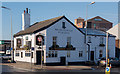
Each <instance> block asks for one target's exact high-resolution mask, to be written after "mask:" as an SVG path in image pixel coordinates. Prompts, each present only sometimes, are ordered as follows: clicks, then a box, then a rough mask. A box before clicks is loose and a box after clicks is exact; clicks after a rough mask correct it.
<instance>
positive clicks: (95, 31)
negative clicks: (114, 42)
mask: <svg viewBox="0 0 120 74" xmlns="http://www.w3.org/2000/svg"><path fill="white" fill-rule="evenodd" d="M79 29H80V30H81V31H82V32H83V33H84V34H85V33H86V28H79ZM87 35H94V36H95V35H96V36H106V32H104V31H101V30H98V29H90V28H88V29H87ZM109 36H111V37H115V36H114V35H112V34H109Z"/></svg>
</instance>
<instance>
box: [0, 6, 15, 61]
mask: <svg viewBox="0 0 120 74" xmlns="http://www.w3.org/2000/svg"><path fill="white" fill-rule="evenodd" d="M1 8H4V9H7V10H9V11H10V16H11V50H12V56H11V57H12V58H11V59H12V62H14V50H13V36H12V10H11V9H10V8H7V7H4V6H1Z"/></svg>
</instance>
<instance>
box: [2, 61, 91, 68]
mask: <svg viewBox="0 0 120 74" xmlns="http://www.w3.org/2000/svg"><path fill="white" fill-rule="evenodd" d="M0 65H7V66H11V67H14V68H20V69H24V70H42V69H44V70H91V69H92V67H91V66H82V65H70V66H42V67H41V65H35V64H31V63H27V62H16V63H0Z"/></svg>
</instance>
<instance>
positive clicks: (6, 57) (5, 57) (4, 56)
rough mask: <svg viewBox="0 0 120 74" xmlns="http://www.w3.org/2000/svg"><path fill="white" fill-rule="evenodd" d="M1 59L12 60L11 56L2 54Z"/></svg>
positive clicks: (0, 54)
mask: <svg viewBox="0 0 120 74" xmlns="http://www.w3.org/2000/svg"><path fill="white" fill-rule="evenodd" d="M0 59H2V60H10V59H11V54H5V53H0Z"/></svg>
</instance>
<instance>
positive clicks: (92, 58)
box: [91, 51, 94, 61]
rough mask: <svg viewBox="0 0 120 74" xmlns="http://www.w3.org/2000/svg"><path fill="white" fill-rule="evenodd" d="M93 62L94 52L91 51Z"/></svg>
mask: <svg viewBox="0 0 120 74" xmlns="http://www.w3.org/2000/svg"><path fill="white" fill-rule="evenodd" d="M91 61H94V51H91Z"/></svg>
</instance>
